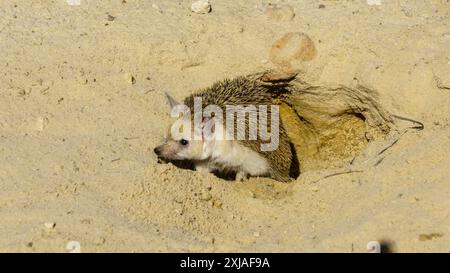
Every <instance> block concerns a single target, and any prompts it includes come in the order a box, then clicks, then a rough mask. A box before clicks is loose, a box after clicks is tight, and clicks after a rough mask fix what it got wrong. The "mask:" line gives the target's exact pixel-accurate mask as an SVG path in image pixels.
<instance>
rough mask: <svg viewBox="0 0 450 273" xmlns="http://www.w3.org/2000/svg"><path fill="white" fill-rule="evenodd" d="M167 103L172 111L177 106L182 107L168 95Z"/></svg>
mask: <svg viewBox="0 0 450 273" xmlns="http://www.w3.org/2000/svg"><path fill="white" fill-rule="evenodd" d="M166 98H167V102H168V103H169V106H170V109H172V108H174V107H175V106H177V105H180V103H179V102H177V101H176V100H175V99H174V98H173V97H172V96H170V95H169V94H167V93H166Z"/></svg>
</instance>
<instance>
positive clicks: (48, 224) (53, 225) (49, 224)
mask: <svg viewBox="0 0 450 273" xmlns="http://www.w3.org/2000/svg"><path fill="white" fill-rule="evenodd" d="M44 226H45V227H46V228H48V229H54V228H55V227H56V223H55V222H47V223H45V224H44Z"/></svg>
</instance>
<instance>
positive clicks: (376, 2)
mask: <svg viewBox="0 0 450 273" xmlns="http://www.w3.org/2000/svg"><path fill="white" fill-rule="evenodd" d="M367 5H369V6H380V5H381V0H367Z"/></svg>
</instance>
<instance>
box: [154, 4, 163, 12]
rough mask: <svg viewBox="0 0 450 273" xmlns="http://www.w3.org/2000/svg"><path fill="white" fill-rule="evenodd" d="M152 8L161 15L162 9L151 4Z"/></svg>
mask: <svg viewBox="0 0 450 273" xmlns="http://www.w3.org/2000/svg"><path fill="white" fill-rule="evenodd" d="M152 8H153V9H155V10H156V11H157V12H159V13H161V14H162V13H163V11H162V9H161V8H160V7H159V6H158V5H157V4H152Z"/></svg>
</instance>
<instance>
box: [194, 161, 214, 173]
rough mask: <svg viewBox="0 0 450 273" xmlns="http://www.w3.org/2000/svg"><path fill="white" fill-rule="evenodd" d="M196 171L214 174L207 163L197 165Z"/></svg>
mask: <svg viewBox="0 0 450 273" xmlns="http://www.w3.org/2000/svg"><path fill="white" fill-rule="evenodd" d="M195 170H196V171H198V172H202V173H210V172H212V170H211V168H210V167H209V166H208V164H206V163H203V162H202V163H198V164H196V165H195Z"/></svg>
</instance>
